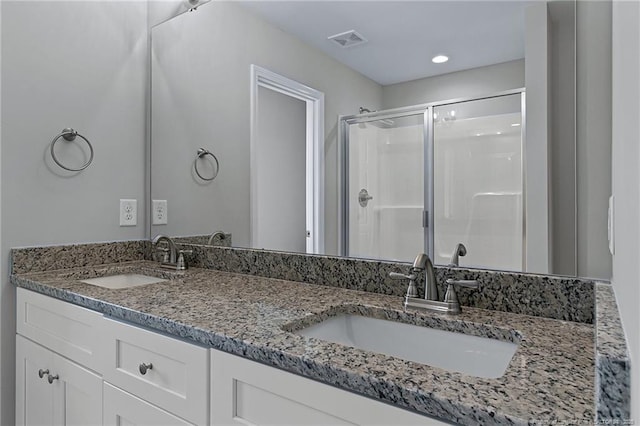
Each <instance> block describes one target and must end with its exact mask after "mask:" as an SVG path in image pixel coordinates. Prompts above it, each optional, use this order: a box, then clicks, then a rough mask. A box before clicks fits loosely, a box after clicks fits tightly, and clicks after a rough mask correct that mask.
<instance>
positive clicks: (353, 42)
mask: <svg viewBox="0 0 640 426" xmlns="http://www.w3.org/2000/svg"><path fill="white" fill-rule="evenodd" d="M329 40H331V41H333V42H334V43H336V44H338V45H339V46H340V47H344V48H347V47H353V46H357V45H359V44H363V43H366V42H367V39H366V38H364V37H363V36H362V34H359V33H358V32H356V31H354V30H351V31H347V32H344V33H340V34H336V35H332V36H331V37H329Z"/></svg>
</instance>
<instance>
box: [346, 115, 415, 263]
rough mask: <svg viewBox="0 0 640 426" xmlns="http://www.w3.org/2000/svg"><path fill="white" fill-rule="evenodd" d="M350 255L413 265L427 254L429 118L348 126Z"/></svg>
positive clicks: (407, 116) (402, 118) (408, 118)
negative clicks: (426, 135)
mask: <svg viewBox="0 0 640 426" xmlns="http://www.w3.org/2000/svg"><path fill="white" fill-rule="evenodd" d="M347 131H348V136H347V137H348V139H347V140H348V146H347V151H348V152H347V158H348V171H347V176H348V182H347V186H348V189H347V193H348V201H347V204H348V207H347V208H348V211H347V215H348V218H347V222H348V237H347V238H348V239H347V250H346V254H347V255H348V256H353V257H361V258H373V259H394V260H402V261H410V260H412V259H413V258H414V257H415V256H416V254H417V253H420V252H422V251H424V250H425V229H424V228H423V210H424V164H425V161H424V159H425V158H424V153H425V150H424V145H425V138H424V115H423V113H422V112H420V113H419V114H414V115H405V116H402V117H397V118H391V119H388V118H387V119H379V120H375V121H367V122H359V123H351V124H349V125H348V130H347Z"/></svg>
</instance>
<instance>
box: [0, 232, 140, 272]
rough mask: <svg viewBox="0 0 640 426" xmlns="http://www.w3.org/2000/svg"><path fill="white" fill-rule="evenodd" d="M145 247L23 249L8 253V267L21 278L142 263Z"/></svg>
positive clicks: (123, 244) (113, 244)
mask: <svg viewBox="0 0 640 426" xmlns="http://www.w3.org/2000/svg"><path fill="white" fill-rule="evenodd" d="M149 247H150V242H149V241H145V240H138V241H120V242H109V243H90V244H73V245H61V246H46V247H25V248H19V249H12V250H11V255H10V256H11V260H10V267H11V271H12V272H11V273H14V274H23V273H26V272H39V271H47V270H52V269H66V268H77V267H83V266H92V265H102V264H110V263H115V262H122V261H132V260H144V259H148V250H149Z"/></svg>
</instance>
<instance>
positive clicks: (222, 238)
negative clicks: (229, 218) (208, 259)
mask: <svg viewBox="0 0 640 426" xmlns="http://www.w3.org/2000/svg"><path fill="white" fill-rule="evenodd" d="M218 236H219V237H220V239H221V240H224V239H226V238H227V234H225V233H224V231H213V232H212V233H211V236H210V237H209V241H207V245H210V246H212V245H213V240H215V239H216V237H218Z"/></svg>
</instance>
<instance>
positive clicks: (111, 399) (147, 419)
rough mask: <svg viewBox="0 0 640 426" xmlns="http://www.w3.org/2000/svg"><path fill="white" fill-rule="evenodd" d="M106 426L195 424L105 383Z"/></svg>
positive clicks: (179, 425) (189, 425)
mask: <svg viewBox="0 0 640 426" xmlns="http://www.w3.org/2000/svg"><path fill="white" fill-rule="evenodd" d="M104 425H105V426H159V425H162V426H193V425H192V424H191V423H189V422H187V421H185V420H182V419H181V418H179V417H176V416H174V415H173V414H171V413H168V412H166V411H164V410H162V409H160V408H158V407H156V406H155V405H152V404H149V403H148V402H146V401H144V400H142V399H140V398H138V397H137V396H134V395H131V394H130V393H127V392H125V391H123V390H121V389H118V388H117V387H115V386H113V385H110V384H109V383H106V382H105V383H104Z"/></svg>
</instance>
